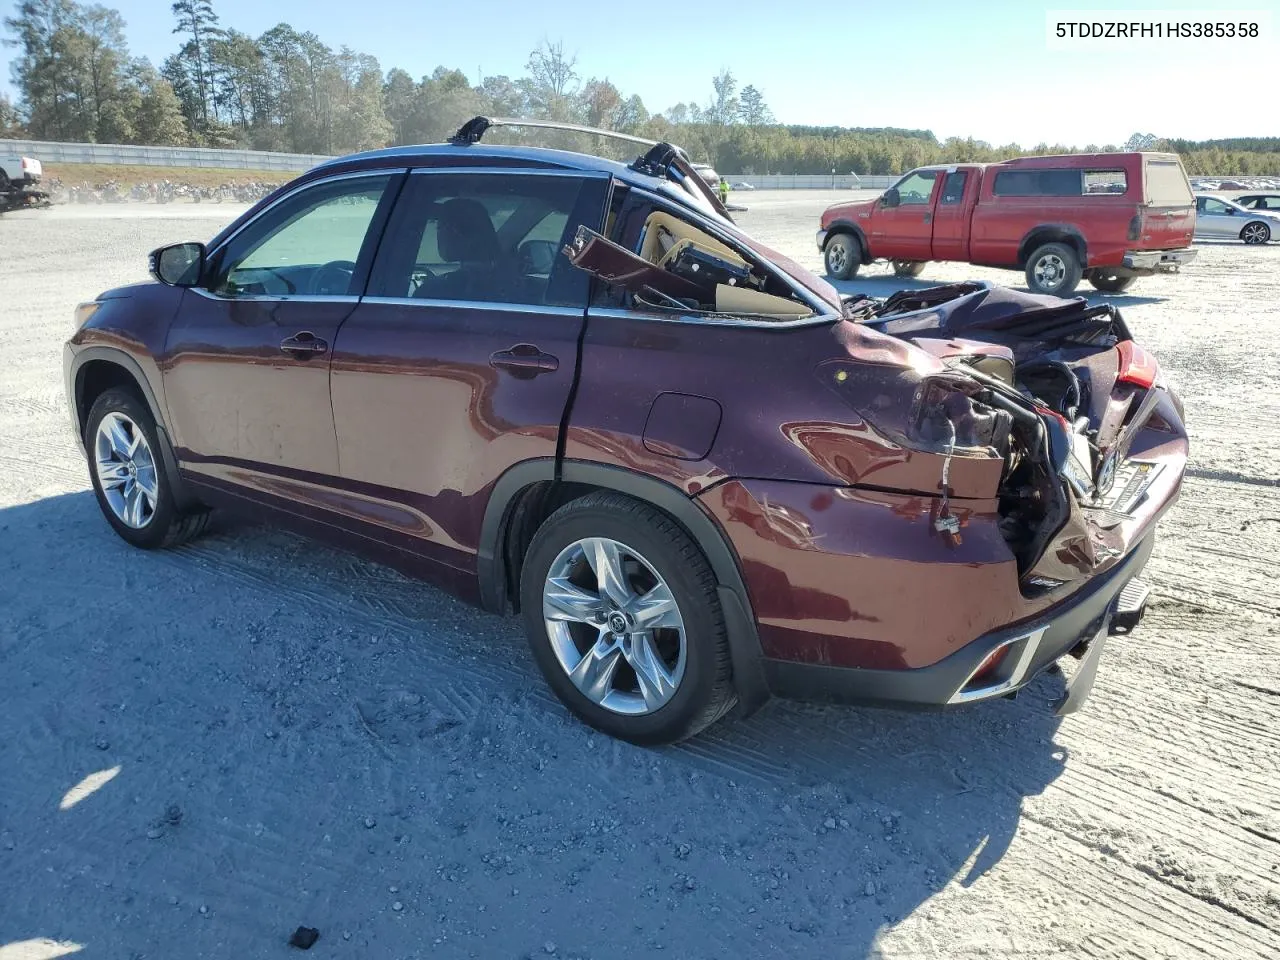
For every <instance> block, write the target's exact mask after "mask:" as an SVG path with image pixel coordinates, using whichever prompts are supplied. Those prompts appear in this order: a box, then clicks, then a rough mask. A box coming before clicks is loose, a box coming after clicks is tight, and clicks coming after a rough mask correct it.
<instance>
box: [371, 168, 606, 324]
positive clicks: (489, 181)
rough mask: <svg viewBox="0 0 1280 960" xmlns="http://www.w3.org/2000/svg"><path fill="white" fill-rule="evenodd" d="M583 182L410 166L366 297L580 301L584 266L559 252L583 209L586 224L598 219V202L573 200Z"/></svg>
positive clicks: (572, 303) (567, 303) (545, 303)
mask: <svg viewBox="0 0 1280 960" xmlns="http://www.w3.org/2000/svg"><path fill="white" fill-rule="evenodd" d="M583 184H584V181H583V179H582V178H580V177H575V176H535V175H528V174H525V175H521V174H505V173H503V174H472V173H456V174H455V173H442V174H415V175H412V176H411V177H410V182H409V184H408V185H407V186H406V188H405V191H404V193H403V194H402V195H401V197H400V199H399V200H397V201H396V207H395V211H394V212H393V213H392V219H391V222H390V224H389V225H388V228H387V238H386V239H385V240H384V241H383V243H382V248H381V251H380V252H379V254H378V261H377V263H376V264H375V265H374V269H373V274H372V276H371V277H370V279H369V290H368V293H369V296H374V297H391V298H396V299H405V298H408V299H420V300H457V301H470V302H478V303H513V304H517V303H518V304H527V305H533V306H550V305H559V306H581V305H584V302H585V296H586V290H585V280H584V278H583V275H582V274H581V272H580V271H577V270H575V269H574V268H573V267H572V266H571V265H570V264H569V263H568V262H567V261H566V260H565V258H564V257H562V256H561V255H560V249H561V247H563V246H564V244H565V243H567V242H568V240H569V239H571V235H572V233H573V232H574V230H576V228H577V224H578V223H579V222H582V220H583V217H586V218H587V220H588V221H592V222H591V225H592V226H595V225H596V223H595V222H594V221H597V220H598V219H599V211H598V210H596V211H595V216H594V217H589V216H587V213H588V211H585V210H581V209H579V206H580V204H579V200H580V198H581V197H583V195H584V191H583ZM596 194H598V191H593V192H592V195H593V196H594V195H596ZM584 202H585V201H584Z"/></svg>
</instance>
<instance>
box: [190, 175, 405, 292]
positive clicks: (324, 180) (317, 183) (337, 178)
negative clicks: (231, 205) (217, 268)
mask: <svg viewBox="0 0 1280 960" xmlns="http://www.w3.org/2000/svg"><path fill="white" fill-rule="evenodd" d="M408 169H409V168H408V167H380V168H378V169H371V170H355V171H351V172H348V173H336V174H334V175H333V176H329V177H319V178H317V179H315V180H308V181H307V182H306V183H300V184H298V186H297V187H296V188H294V189H293V190H290V191H289V192H288V193H285V194H281V195H280V196H279V197H276V199H275V200H272V201H271V203H269V204H267V206H265V207H263V208H262V209H261V210H259V211H258V212H257V213H255V214H254V215H253V216H252V217H250V218H249V219H248V220H246V221H245V222H244V223H242V224H240V225H239V226H238V227H236V230H235V233H232V234H230V235H229V236H227V237H224V238H223V240H222V242H221V243H220V244H218V245H217V246H216V247H214V248H212V249H211V250H208V251H206V253H205V261H206V262H209V261H211V260H213V258H214V257H215V256H217V255H218V254H219V253H221V252H222V251H223V250H224V249H225V248H226V246H227V245H228V244H229V243H231V242H232V241H234V240H235V239H236V238H238V237H239V236H240V235H241V234H242V233H244V232H245V231H246V230H248V229H249V228H250V227H251V226H253V225H254V224H255V223H257V222H258V221H259V220H261V219H262V218H263V217H265V216H266V215H267V214H268V213H270V212H271V211H272V210H274V209H276V208H277V207H278V206H280V204H282V203H286V202H287V201H289V200H292V199H293V198H294V197H296V196H299V195H300V194H303V193H305V192H306V191H308V190H311V189H312V188H314V187H322V186H325V185H327V184H330V183H340V182H341V181H343V180H358V179H361V178H364V177H390V178H392V179H394V178H395V177H396V176H397V175H402V174H404V173H406V172H407V171H408ZM232 299H240V298H239V297H235V298H232Z"/></svg>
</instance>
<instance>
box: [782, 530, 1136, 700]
mask: <svg viewBox="0 0 1280 960" xmlns="http://www.w3.org/2000/svg"><path fill="white" fill-rule="evenodd" d="M1154 546H1155V534H1154V533H1152V534H1149V535H1148V536H1147V537H1146V538H1145V539H1144V540H1143V541H1142V542H1141V543H1139V544H1138V545H1137V546H1136V547H1135V548H1134V549H1133V550H1132V551H1130V553H1129V555H1128V556H1127V557H1125V558H1124V560H1122V561H1121V562H1120V563H1119V564H1117V565H1116V566H1115V567H1113V568H1112V569H1110V570H1108V571H1107V572H1106V573H1105V574H1102V575H1101V576H1099V577H1097V578H1095V579H1094V580H1093V581H1092V582H1090V583H1088V584H1086V585H1085V586H1084V587H1082V588H1080V590H1078V591H1077V592H1076V593H1074V594H1072V595H1071V596H1070V597H1069V598H1067V599H1066V600H1064V601H1063V602H1062V603H1060V604H1057V605H1055V606H1053V607H1050V608H1049V609H1048V610H1045V611H1044V612H1042V613H1041V614H1039V615H1038V616H1036V617H1034V618H1032V619H1030V620H1026V621H1023V622H1022V623H1018V624H1014V625H1012V626H1009V627H1004V628H1002V629H1000V630H996V631H993V632H991V633H988V634H985V635H983V636H981V637H979V638H978V639H976V640H974V641H973V642H971V643H968V644H965V646H964V647H963V648H961V649H960V650H957V651H956V652H955V653H953V654H951V656H949V657H946V658H945V659H943V660H939V661H938V662H937V663H935V664H931V665H930V666H927V667H919V668H916V669H910V670H870V669H862V668H859V667H833V666H828V665H826V664H818V663H800V662H795V661H790V660H774V659H765V660H764V661H763V663H764V674H765V679H766V681H767V683H768V685H769V690H770V692H771V693H772V694H773V695H774V696H778V697H785V698H791V699H797V700H817V701H826V702H831V703H854V704H863V705H868V706H886V707H899V708H906V709H943V708H948V707H950V706H964V705H966V704H956V705H951V704H948V702H947V701H948V700H950V699H951V697H952V695H953V694H954V693H955V692H956V691H957V690H959V689H960V687H961V685H963V684H964V683H965V681H966V680H967V679H968V678H969V676H970V675H972V673H973V671H974V670H975V669H977V667H978V665H979V664H981V663H982V661H983V660H984V659H985V658H986V657H987V655H988V654H990V653H991V651H992V650H994V649H995V648H996V647H998V646H1000V644H1002V643H1006V642H1008V641H1009V640H1011V639H1014V638H1016V637H1021V636H1024V635H1026V634H1029V633H1034V632H1035V631H1037V630H1039V629H1041V628H1045V632H1044V635H1043V636H1042V637H1041V638H1040V643H1039V646H1038V647H1037V649H1036V653H1035V657H1034V659H1033V660H1032V662H1031V664H1030V666H1029V667H1028V669H1027V671H1026V674H1025V675H1024V677H1023V678H1022V680H1021V682H1020V683H1018V685H1017V686H1015V687H1012V688H1011V689H1010V690H1006V691H1003V692H1002V694H1001V695H1008V694H1009V693H1011V692H1014V691H1016V690H1018V689H1021V688H1022V687H1024V686H1026V685H1027V684H1028V683H1030V682H1031V681H1032V680H1033V679H1034V678H1035V677H1036V676H1037V675H1038V674H1039V673H1041V672H1042V671H1043V670H1044V669H1045V668H1046V667H1048V666H1049V665H1050V664H1052V663H1053V662H1054V661H1056V660H1057V659H1058V658H1060V657H1062V656H1064V655H1065V654H1067V653H1068V652H1070V651H1071V650H1072V649H1074V648H1075V647H1076V646H1078V645H1079V644H1080V643H1081V642H1083V641H1086V640H1089V639H1090V638H1091V637H1092V636H1093V635H1094V633H1096V632H1097V630H1098V628H1099V626H1100V625H1101V623H1102V620H1103V618H1104V617H1105V616H1106V614H1107V611H1108V610H1109V609H1110V608H1111V606H1112V605H1113V604H1114V603H1115V600H1116V597H1117V596H1119V594H1120V591H1122V590H1123V589H1124V588H1125V586H1126V585H1127V584H1128V583H1129V581H1130V580H1132V579H1133V578H1134V577H1137V576H1138V575H1139V574H1140V573H1141V572H1142V569H1143V567H1145V566H1146V563H1147V558H1148V557H1150V556H1151V551H1152V548H1153V547H1154ZM973 702H977V701H969V703H973Z"/></svg>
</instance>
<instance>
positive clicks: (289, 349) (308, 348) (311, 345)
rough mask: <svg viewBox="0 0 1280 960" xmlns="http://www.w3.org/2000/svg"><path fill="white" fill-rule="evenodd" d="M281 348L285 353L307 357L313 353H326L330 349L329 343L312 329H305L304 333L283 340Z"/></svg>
mask: <svg viewBox="0 0 1280 960" xmlns="http://www.w3.org/2000/svg"><path fill="white" fill-rule="evenodd" d="M280 349H281V350H283V351H284V352H285V353H289V354H295V355H299V356H301V357H302V358H304V359H305V358H306V357H309V356H312V355H313V354H317V353H324V352H325V351H326V350H328V349H329V344H328V343H327V342H326V341H324V340H321V339H320V338H319V337H317V336H316V335H315V334H314V333H312V332H311V331H309V330H304V331H302V333H299V334H296V335H295V336H292V337H286V338H285V339H283V340H281V341H280Z"/></svg>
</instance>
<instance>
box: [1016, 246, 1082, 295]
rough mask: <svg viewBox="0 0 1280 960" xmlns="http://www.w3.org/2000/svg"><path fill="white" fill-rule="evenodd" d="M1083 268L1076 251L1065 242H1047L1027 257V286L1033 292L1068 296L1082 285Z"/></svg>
mask: <svg viewBox="0 0 1280 960" xmlns="http://www.w3.org/2000/svg"><path fill="white" fill-rule="evenodd" d="M1082 273H1083V270H1082V268H1081V266H1080V258H1079V257H1078V256H1077V255H1076V252H1075V251H1074V250H1072V249H1071V248H1070V247H1069V246H1067V245H1066V244H1065V243H1046V244H1042V245H1041V246H1039V247H1037V248H1036V249H1035V250H1034V251H1032V253H1031V256H1030V257H1028V258H1027V286H1028V287H1029V288H1030V289H1031V292H1032V293H1041V294H1046V295H1048V296H1051V297H1068V296H1070V295H1071V294H1072V292H1074V290H1075V288H1076V287H1078V286H1079V285H1080V277H1081V274H1082Z"/></svg>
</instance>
